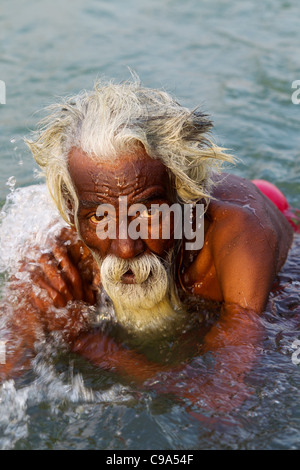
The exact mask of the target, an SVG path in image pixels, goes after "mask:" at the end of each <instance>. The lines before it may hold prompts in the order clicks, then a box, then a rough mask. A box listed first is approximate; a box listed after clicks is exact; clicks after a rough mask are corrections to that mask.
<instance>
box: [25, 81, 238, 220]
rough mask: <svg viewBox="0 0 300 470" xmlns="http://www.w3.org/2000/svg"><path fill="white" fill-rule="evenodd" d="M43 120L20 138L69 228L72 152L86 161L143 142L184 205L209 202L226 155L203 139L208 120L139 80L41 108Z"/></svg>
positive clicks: (72, 203)
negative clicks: (164, 169)
mask: <svg viewBox="0 0 300 470" xmlns="http://www.w3.org/2000/svg"><path fill="white" fill-rule="evenodd" d="M47 112H48V115H47V117H46V118H44V119H43V120H42V121H41V122H40V125H39V127H38V130H37V131H36V132H35V133H33V137H32V139H31V140H29V139H25V142H26V143H27V145H28V146H29V147H30V149H31V151H32V153H33V156H34V158H35V160H36V162H37V163H38V165H39V166H40V167H41V168H42V170H43V173H44V175H45V177H46V182H47V185H48V188H49V191H50V194H51V196H52V197H53V199H54V201H55V203H56V205H57V207H58V210H59V211H60V213H61V215H62V217H63V218H64V219H65V220H66V221H67V222H69V223H70V218H69V215H70V206H71V207H73V210H75V213H76V211H77V208H78V199H77V195H76V192H75V189H74V187H73V184H72V180H71V178H70V174H69V171H68V154H69V151H70V149H71V148H72V147H78V148H80V149H82V150H83V151H84V152H86V154H87V155H88V156H89V157H90V158H94V159H95V158H96V159H103V160H105V159H110V160H111V159H113V158H118V155H120V154H122V151H124V150H130V149H134V148H135V147H136V146H140V145H142V146H143V147H144V148H145V150H146V152H147V154H148V155H149V156H150V157H151V158H154V159H160V160H161V161H162V162H163V163H164V165H165V166H166V167H167V168H168V170H169V175H170V178H171V179H172V184H173V186H174V187H175V188H176V193H177V199H178V201H181V202H183V203H190V202H197V201H199V200H201V199H203V198H204V199H205V200H206V201H207V202H208V201H209V197H210V190H211V185H212V179H211V174H212V172H213V171H214V170H218V169H220V167H221V165H222V163H223V162H225V161H226V162H233V157H232V156H231V155H228V154H226V153H224V149H222V148H220V147H218V146H216V145H214V144H213V143H212V141H211V140H210V139H209V138H208V137H207V133H208V132H209V131H210V129H211V128H212V122H211V121H210V119H209V118H208V116H207V115H206V114H203V113H201V112H199V111H197V110H194V111H190V110H189V109H187V108H185V107H182V106H181V105H179V104H178V103H177V102H176V101H175V100H174V99H173V98H172V97H171V96H170V95H169V94H168V93H166V92H164V91H159V90H153V89H150V88H144V87H142V86H141V85H140V83H139V81H138V80H133V81H130V82H125V83H121V84H115V83H112V82H108V83H101V82H96V84H95V87H94V89H93V90H92V91H82V92H81V93H79V94H78V95H76V96H73V97H70V98H65V99H64V100H63V101H62V102H61V103H57V104H53V105H51V106H49V107H48V108H47Z"/></svg>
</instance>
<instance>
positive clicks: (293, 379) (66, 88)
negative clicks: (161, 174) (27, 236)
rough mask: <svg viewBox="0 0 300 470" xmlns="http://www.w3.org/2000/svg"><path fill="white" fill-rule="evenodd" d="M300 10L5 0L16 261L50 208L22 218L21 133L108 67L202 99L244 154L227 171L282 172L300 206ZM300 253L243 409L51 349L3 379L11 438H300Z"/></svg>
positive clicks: (71, 445)
mask: <svg viewBox="0 0 300 470" xmlns="http://www.w3.org/2000/svg"><path fill="white" fill-rule="evenodd" d="M299 18H300V5H299V2H298V1H297V0H264V2H257V1H255V0H249V1H248V0H245V1H243V2H233V1H225V0H187V1H185V2H182V1H180V0H151V2H149V1H147V0H139V1H137V0H127V1H126V2H122V1H121V0H113V1H111V0H109V1H108V0H107V1H99V0H98V1H96V0H85V1H83V0H73V1H72V2H61V1H58V0H52V1H51V2H50V1H48V0H40V1H39V2H33V1H32V0H31V1H30V0H27V1H25V0H24V1H23V0H10V1H8V0H2V1H1V6H0V25H1V26H0V80H2V81H3V82H5V85H6V100H5V101H6V104H0V123H1V128H0V165H1V174H0V202H1V206H3V204H4V203H5V200H6V198H7V196H9V198H10V214H15V218H14V219H13V223H12V225H11V226H10V233H9V236H8V232H7V229H2V231H1V230H0V236H1V237H2V239H1V246H2V261H3V259H4V260H7V263H8V264H9V262H10V260H12V259H13V258H14V256H15V255H14V251H13V250H15V249H16V246H17V243H16V241H20V242H21V241H22V237H20V227H21V228H22V230H23V232H22V233H29V232H30V230H31V228H32V226H31V225H30V224H31V223H32V219H34V214H36V213H38V214H41V215H42V214H43V207H42V205H41V204H42V202H40V203H39V202H36V205H35V208H34V209H33V207H32V206H30V204H27V206H26V205H25V206H24V207H25V208H24V210H23V211H22V217H20V214H18V216H16V214H17V213H16V210H17V208H18V207H20V206H18V205H20V204H21V203H24V201H25V202H26V200H27V201H30V197H29V193H30V191H31V189H30V188H29V189H26V188H27V187H29V186H31V185H35V184H37V183H38V181H37V179H36V173H37V168H36V167H35V165H34V164H33V162H32V159H31V156H30V153H29V151H28V150H27V148H26V147H25V145H24V143H23V137H24V136H26V135H28V134H29V132H30V130H31V129H34V127H35V125H36V123H37V121H38V119H39V114H38V113H37V111H39V110H40V109H41V108H43V107H44V106H46V105H48V104H50V103H52V102H53V101H55V99H56V98H57V97H60V96H64V95H68V94H73V93H74V92H77V91H79V90H81V89H83V88H86V89H90V88H91V87H92V86H93V83H94V81H95V79H96V78H97V77H106V78H109V79H110V78H115V79H116V80H125V79H127V78H129V77H130V72H129V68H131V69H132V70H134V71H135V72H136V73H137V74H138V75H139V76H140V78H141V80H142V82H143V84H144V85H146V86H150V87H157V88H165V89H166V90H167V91H169V92H170V93H172V94H173V95H175V96H176V98H177V100H178V101H180V102H181V103H182V104H184V105H186V106H189V107H195V106H198V105H200V106H202V108H203V109H204V110H205V111H206V112H208V113H209V114H211V115H212V118H213V121H214V124H215V130H214V137H215V140H216V141H217V143H218V144H220V145H222V146H225V147H226V148H229V149H230V151H231V152H232V153H234V154H235V155H237V156H238V157H239V159H240V160H239V163H238V165H237V166H236V167H234V168H230V169H229V170H230V171H232V172H234V173H236V174H239V175H241V176H243V177H246V178H265V179H267V180H269V181H272V182H273V183H275V184H277V185H278V187H279V188H280V189H281V190H282V191H283V192H284V193H285V194H286V196H287V198H288V201H289V203H290V204H291V205H292V206H294V207H298V208H300V133H299V129H300V105H297V104H294V103H293V102H292V94H293V92H294V91H295V90H294V89H292V83H293V82H294V81H295V80H300V60H299V43H300V33H299ZM0 97H1V94H0ZM0 101H1V100H0ZM2 101H3V100H2ZM18 188H20V189H18ZM22 188H25V189H22ZM19 190H20V191H21V193H19V192H18V191H19ZM22 191H24V192H22ZM39 204H40V205H39ZM8 210H9V209H8V207H7V206H6V207H5V214H6V213H7V211H8ZM5 214H2V216H3V215H5ZM19 217H20V218H19ZM34 220H35V221H36V223H38V221H37V220H36V219H34ZM30 221H31V222H30ZM5 243H6V244H5ZM3 247H7V249H6V251H5V253H4V249H3ZM3 253H4V254H3ZM299 260H300V241H299V237H296V239H295V242H294V245H293V248H292V251H291V253H290V257H289V260H288V262H287V264H286V266H285V267H284V269H283V271H282V273H281V274H280V276H279V278H278V283H277V284H276V288H274V289H273V291H272V293H271V297H270V303H269V306H268V309H267V311H266V313H265V314H264V315H263V317H262V319H261V322H262V324H263V326H264V328H265V335H264V341H263V344H262V347H261V348H260V349H259V351H257V363H256V365H255V367H254V369H253V371H252V372H251V373H250V375H249V377H248V378H247V383H248V386H249V389H250V390H251V392H252V394H251V396H250V397H249V398H248V399H247V400H246V401H245V402H244V404H243V405H242V407H241V408H240V409H238V410H234V411H231V412H228V413H225V412H224V413H214V412H207V410H205V409H201V404H200V405H199V407H198V409H197V413H196V415H195V414H193V413H192V414H191V413H190V412H189V411H188V410H187V407H186V406H183V404H181V403H179V402H178V401H177V400H176V399H175V398H174V397H172V396H160V395H157V394H156V393H155V392H154V391H151V390H144V391H143V390H142V391H141V390H140V391H139V392H138V393H137V391H136V389H135V388H134V387H132V386H131V385H130V384H127V383H124V382H122V381H121V380H120V379H119V378H118V377H117V376H115V375H114V374H112V373H109V372H105V371H99V370H97V369H96V368H94V367H92V366H91V365H89V364H88V363H86V362H85V361H80V360H78V359H77V358H76V357H73V356H70V355H67V354H61V355H59V354H57V355H55V354H54V353H53V351H51V352H49V356H48V359H45V356H44V355H43V356H42V357H38V358H37V360H36V362H35V364H34V367H33V371H32V372H30V373H28V374H25V376H24V377H22V378H21V379H19V380H18V381H16V382H13V381H7V382H5V383H4V384H3V385H2V387H1V388H0V448H1V449H115V450H117V449H259V448H264V449H278V448H280V449H290V448H293V449H299V448H300V409H299V398H300V392H299V386H300V374H299V370H300V369H299V366H297V365H296V364H295V363H294V362H295V361H294V362H293V361H292V357H293V352H295V350H294V349H293V347H292V345H293V343H294V341H295V340H297V339H300V331H299V325H300V292H299V291H300V289H299V287H300V263H299ZM0 264H1V263H0ZM3 282H4V281H3V280H2V283H3ZM199 416H200V417H205V420H204V419H199Z"/></svg>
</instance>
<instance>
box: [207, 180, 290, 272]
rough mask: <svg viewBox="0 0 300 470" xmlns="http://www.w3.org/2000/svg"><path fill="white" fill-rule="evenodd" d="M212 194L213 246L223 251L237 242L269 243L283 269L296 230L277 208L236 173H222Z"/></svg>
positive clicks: (210, 207)
mask: <svg viewBox="0 0 300 470" xmlns="http://www.w3.org/2000/svg"><path fill="white" fill-rule="evenodd" d="M212 196H213V199H212V201H211V203H210V205H209V209H208V211H207V218H208V221H209V224H210V232H211V240H212V241H213V243H214V245H215V246H214V247H215V248H216V249H217V248H218V249H219V250H220V249H221V250H223V249H224V247H226V246H228V244H230V246H232V245H234V243H238V242H239V243H241V244H243V245H244V244H245V243H246V244H248V243H250V244H251V245H252V246H255V245H256V244H258V245H260V246H261V247H262V249H263V247H264V246H266V247H268V248H271V249H272V250H273V252H274V257H277V258H278V259H277V260H276V263H275V264H276V268H277V270H278V269H280V267H281V266H282V264H283V262H284V260H285V258H286V256H287V253H288V250H289V248H290V246H291V243H292V239H293V230H292V228H291V226H290V224H289V223H288V221H287V220H286V218H285V217H284V215H283V214H282V213H281V212H280V211H279V210H278V209H277V207H276V206H275V205H274V204H273V203H272V202H271V201H270V200H269V199H268V198H267V197H266V196H265V195H264V194H262V193H261V192H260V191H259V189H258V188H257V187H256V186H255V185H254V184H253V183H251V181H248V180H246V179H244V178H240V177H238V176H235V175H228V174H225V175H223V176H220V177H219V178H218V182H217V184H216V186H215V187H214V191H213V193H212ZM256 246H257V245H256ZM257 248H258V246H257Z"/></svg>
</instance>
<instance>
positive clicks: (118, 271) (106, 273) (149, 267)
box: [101, 255, 165, 284]
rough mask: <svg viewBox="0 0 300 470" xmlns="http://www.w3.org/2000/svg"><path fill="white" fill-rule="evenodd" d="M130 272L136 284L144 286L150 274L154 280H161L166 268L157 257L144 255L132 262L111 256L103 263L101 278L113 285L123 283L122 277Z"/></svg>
mask: <svg viewBox="0 0 300 470" xmlns="http://www.w3.org/2000/svg"><path fill="white" fill-rule="evenodd" d="M129 270H130V271H132V273H133V274H134V276H135V282H136V283H137V284H142V283H143V282H145V281H146V280H147V279H148V278H149V276H150V273H151V274H152V276H153V278H154V279H155V278H160V277H161V275H162V274H161V273H162V271H163V270H164V271H165V268H164V266H163V263H162V262H161V261H160V260H159V258H157V257H156V256H155V255H143V256H141V257H139V258H136V259H130V260H126V259H122V258H117V257H116V256H112V255H109V256H107V257H106V258H105V259H104V260H103V261H102V263H101V278H105V279H106V280H107V281H108V282H112V283H117V282H122V276H123V275H124V274H125V273H126V272H127V271H129ZM154 279H153V280H154Z"/></svg>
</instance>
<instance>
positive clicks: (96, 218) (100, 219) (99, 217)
mask: <svg viewBox="0 0 300 470" xmlns="http://www.w3.org/2000/svg"><path fill="white" fill-rule="evenodd" d="M106 218H107V214H104V215H97V214H93V215H91V216H90V217H89V220H90V221H91V222H92V223H93V224H99V223H100V222H103V221H104V220H105V219H106Z"/></svg>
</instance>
